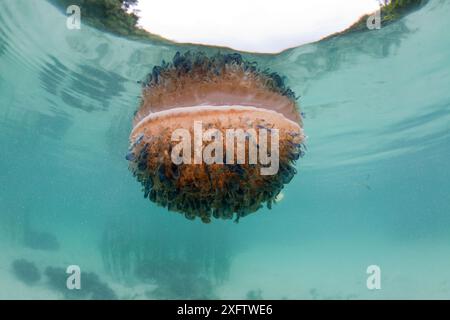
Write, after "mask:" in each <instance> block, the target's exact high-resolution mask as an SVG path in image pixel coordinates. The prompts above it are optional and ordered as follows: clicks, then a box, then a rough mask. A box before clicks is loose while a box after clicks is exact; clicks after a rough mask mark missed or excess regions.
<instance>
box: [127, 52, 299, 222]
mask: <svg viewBox="0 0 450 320" xmlns="http://www.w3.org/2000/svg"><path fill="white" fill-rule="evenodd" d="M302 127H303V125H302V117H301V113H300V112H299V109H298V105H297V99H296V97H295V94H294V92H292V90H291V89H289V88H288V87H286V86H285V84H284V81H283V78H282V77H280V76H279V75H278V74H276V73H270V72H269V71H267V70H265V71H261V70H260V69H258V67H257V65H256V63H251V62H248V61H246V60H244V59H243V58H242V56H241V55H239V54H216V55H213V56H210V57H209V56H207V55H205V54H203V53H196V54H192V53H190V52H187V53H184V54H180V53H176V55H175V57H174V58H173V61H172V62H171V63H166V62H163V63H162V65H161V66H155V67H154V68H153V70H152V72H151V73H150V74H149V75H148V77H147V79H146V81H144V82H143V92H142V102H141V105H140V107H139V109H138V110H137V112H136V114H135V117H134V121H133V129H132V131H131V134H130V148H129V152H128V154H127V156H126V158H127V160H128V161H129V167H130V170H131V171H132V172H133V175H134V176H135V177H136V178H137V180H138V181H139V182H140V183H141V184H142V187H143V192H144V196H145V197H146V198H149V199H150V201H152V202H154V203H156V204H158V205H160V206H163V207H166V208H168V210H170V211H175V212H179V213H182V214H184V215H185V217H186V218H188V219H191V220H193V219H195V218H196V217H200V219H201V220H202V221H203V222H205V223H208V222H210V221H211V218H212V217H214V218H221V219H232V218H233V217H235V219H236V221H238V220H239V219H240V218H241V217H244V216H246V215H248V214H250V213H253V212H255V211H257V210H258V209H259V208H261V207H262V206H263V204H266V205H267V207H268V208H269V209H270V208H271V207H272V203H274V202H275V199H276V198H277V196H278V195H279V194H280V192H281V190H282V189H283V187H284V185H285V184H287V183H289V182H290V181H291V179H292V178H293V176H294V175H295V174H296V169H295V161H296V160H298V159H299V157H301V156H302V155H303V153H304V144H303V142H304V139H305V137H304V134H303V129H302Z"/></svg>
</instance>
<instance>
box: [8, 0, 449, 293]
mask: <svg viewBox="0 0 450 320" xmlns="http://www.w3.org/2000/svg"><path fill="white" fill-rule="evenodd" d="M66 2H67V3H66ZM73 2H75V3H76V2H77V1H73ZM81 2H83V1H81ZM130 2H133V1H130ZM70 3H71V1H57V0H54V1H53V0H52V1H44V0H1V1H0V146H1V151H2V152H1V155H0V299H2V300H3V299H88V300H112V299H125V300H132V299H151V300H154V299H156V300H158V299H248V300H260V299H307V300H316V299H318V300H323V299H327V300H328V299H333V300H347V299H357V300H358V299H450V162H449V161H450V35H449V32H448V30H450V19H449V17H450V2H449V1H445V0H429V1H425V2H424V4H423V5H422V6H421V7H420V8H418V9H417V10H412V11H411V12H408V14H404V15H402V17H401V18H398V19H394V20H393V21H390V22H389V23H386V24H385V25H383V27H381V28H380V29H378V30H364V31H361V30H356V31H355V32H343V33H342V34H336V35H334V36H332V37H328V38H325V39H323V40H321V41H317V42H313V43H307V44H304V45H301V46H298V47H294V48H290V49H287V50H284V51H281V52H279V53H277V54H261V53H251V52H241V51H235V50H233V49H229V48H224V47H214V46H205V45H197V44H177V43H174V42H170V41H165V40H164V39H160V38H158V37H157V36H155V37H147V38H144V37H141V36H140V35H137V34H133V33H132V32H129V31H126V27H123V28H124V29H121V30H119V31H118V30H112V29H111V28H109V29H108V26H107V25H106V24H105V25H102V26H99V25H96V24H95V23H89V24H82V27H81V29H77V28H69V27H68V26H67V19H68V16H67V14H66V9H65V8H66V7H65V6H66V5H67V4H70ZM386 21H387V20H386ZM124 30H125V31H124ZM194 120H196V121H199V120H202V121H203V122H202V125H203V131H202V134H204V132H207V131H206V130H207V129H209V128H213V127H216V128H217V127H218V128H219V130H218V131H215V133H217V132H219V133H223V136H224V137H225V131H226V130H227V129H230V128H238V129H243V130H247V131H246V132H247V135H246V136H245V139H244V147H243V150H244V151H248V152H251V151H252V150H253V149H252V148H251V141H252V139H253V138H255V137H253V136H251V134H248V133H249V132H250V133H251V132H253V131H251V130H256V129H261V130H265V131H263V132H264V134H265V136H261V131H260V135H259V136H258V144H257V148H254V150H255V152H256V150H258V152H259V153H258V157H259V158H261V157H262V151H261V150H264V151H267V148H264V144H263V143H262V142H263V141H265V142H267V143H269V141H270V143H271V145H270V151H267V152H268V153H267V154H264V155H265V156H266V157H265V160H267V161H266V162H265V163H263V164H264V165H263V164H252V163H250V158H251V156H250V153H249V160H248V161H247V162H243V163H240V162H237V164H228V160H229V158H230V157H229V156H228V153H226V154H225V151H224V152H221V154H220V156H218V152H219V151H218V150H219V147H220V150H221V149H222V147H223V145H222V143H220V146H219V147H217V145H216V147H217V148H216V149H214V152H212V151H211V150H210V151H211V154H210V155H211V156H212V158H213V160H215V161H216V162H214V163H213V164H203V163H202V164H197V163H196V162H195V160H196V153H195V151H196V150H194V151H193V153H192V159H193V160H194V163H193V164H192V163H190V162H189V163H188V162H186V161H190V160H191V154H190V153H189V156H186V155H187V153H186V151H185V149H183V153H182V154H183V155H182V156H181V157H178V158H177V159H174V157H173V153H172V154H171V152H172V151H173V149H174V148H177V147H178V146H180V145H181V143H180V144H178V145H176V144H174V143H173V141H174V140H173V139H172V140H171V137H172V138H173V137H174V132H175V130H176V129H179V128H180V127H182V128H184V129H186V128H187V129H188V130H187V131H186V130H185V131H183V132H180V135H179V136H178V138H179V139H178V140H177V141H178V142H179V141H181V140H182V139H181V138H182V136H183V134H187V135H189V142H190V141H191V137H190V133H193V134H194V137H193V141H194V144H195V141H197V140H196V137H195V133H196V128H195V127H194V129H193V130H191V129H190V126H191V125H192V123H193V121H194ZM255 132H256V131H255ZM211 135H214V131H213V132H212V133H211ZM220 136H222V134H221V135H220ZM202 137H204V136H202ZM209 138H211V137H209ZM217 139H218V136H217V135H216V136H215V138H214V139H212V138H211V139H210V140H211V141H212V140H214V141H217ZM264 139H265V140H264ZM246 141H249V142H248V145H247V144H246ZM255 141H256V140H255ZM274 141H276V142H277V143H276V144H273V143H274ZM178 142H177V143H178ZM182 142H183V141H182ZM255 143H256V142H255ZM275 146H276V148H277V149H276V150H277V151H279V152H275V151H274V150H275V149H274V148H275ZM194 149H195V148H194ZM177 150H178V149H177ZM233 150H234V151H236V152H238V151H239V150H238V147H236V150H235V149H234V144H233ZM221 151H223V150H221ZM226 151H227V152H228V150H226ZM222 153H223V154H222ZM171 155H172V157H171ZM180 155H181V153H180ZM203 155H205V150H204V151H203ZM275 155H276V156H277V160H276V161H275ZM237 157H238V155H237ZM231 158H232V160H234V159H235V154H234V153H232V156H231ZM262 158H264V157H262ZM175 160H177V161H179V162H176V161H175ZM203 160H205V161H206V159H203ZM225 160H227V161H225ZM183 161H184V162H183ZM274 161H275V162H274ZM225 163H226V164H225ZM269 165H270V166H269ZM272 165H275V166H276V168H275V169H276V170H275V173H274V174H272V173H270V172H268V173H267V172H266V173H264V169H266V170H269V171H270V169H271V168H272V167H271V166H272ZM77 273H80V274H81V289H80V288H75V290H73V289H74V288H70V283H69V282H71V281H72V280H73V279H71V276H73V275H76V274H77ZM374 276H376V278H375V280H374V278H373V277H374ZM76 282H77V281H75V280H74V283H76Z"/></svg>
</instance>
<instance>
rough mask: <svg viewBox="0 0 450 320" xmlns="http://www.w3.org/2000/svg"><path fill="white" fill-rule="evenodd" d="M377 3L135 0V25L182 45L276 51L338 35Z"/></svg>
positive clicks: (365, 0)
mask: <svg viewBox="0 0 450 320" xmlns="http://www.w3.org/2000/svg"><path fill="white" fill-rule="evenodd" d="M378 8H379V2H378V0H226V1H224V0H221V1H218V0H158V1H151V0H139V3H138V5H137V8H136V9H138V10H139V11H140V12H139V16H140V20H139V25H140V26H141V27H143V28H144V29H146V30H147V31H149V32H151V33H154V34H157V35H160V36H162V37H164V38H166V39H169V40H172V41H176V42H181V43H196V44H206V45H216V46H225V47H231V48H233V49H236V50H240V51H249V52H260V53H276V52H280V51H282V50H284V49H287V48H291V47H296V46H299V45H301V44H304V43H308V42H312V41H316V40H319V39H321V38H323V37H325V36H327V35H330V34H332V33H335V32H338V31H342V30H344V29H345V28H347V27H349V26H350V25H351V24H352V23H354V22H356V21H357V20H358V18H359V17H361V16H362V15H364V14H366V13H371V12H374V11H376V10H377V9H378Z"/></svg>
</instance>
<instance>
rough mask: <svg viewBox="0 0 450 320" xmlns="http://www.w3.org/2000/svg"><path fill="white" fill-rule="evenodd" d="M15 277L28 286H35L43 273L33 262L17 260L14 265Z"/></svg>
mask: <svg viewBox="0 0 450 320" xmlns="http://www.w3.org/2000/svg"><path fill="white" fill-rule="evenodd" d="M12 270H13V273H14V275H15V276H16V277H17V279H19V280H20V281H22V282H23V283H25V284H27V285H33V284H35V283H37V282H38V281H39V280H40V279H41V273H40V272H39V269H38V268H37V267H36V265H35V264H34V263H33V262H30V261H28V260H25V259H17V260H14V261H13V263H12Z"/></svg>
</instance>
